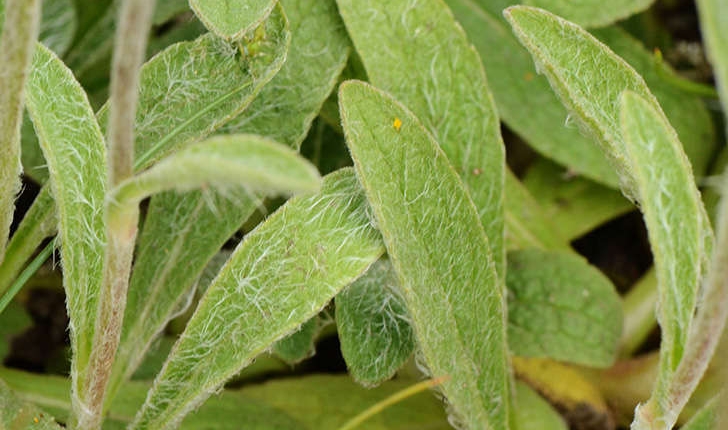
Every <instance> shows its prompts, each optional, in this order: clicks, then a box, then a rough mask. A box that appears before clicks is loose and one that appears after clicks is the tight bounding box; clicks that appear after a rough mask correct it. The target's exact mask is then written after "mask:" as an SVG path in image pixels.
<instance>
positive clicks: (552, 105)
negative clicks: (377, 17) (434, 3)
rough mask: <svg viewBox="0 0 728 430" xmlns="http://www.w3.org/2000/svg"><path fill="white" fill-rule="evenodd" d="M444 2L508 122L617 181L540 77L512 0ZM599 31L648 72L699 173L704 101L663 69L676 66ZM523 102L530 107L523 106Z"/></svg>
mask: <svg viewBox="0 0 728 430" xmlns="http://www.w3.org/2000/svg"><path fill="white" fill-rule="evenodd" d="M447 2H448V4H449V5H450V7H451V8H452V10H453V13H454V14H455V17H456V18H457V19H458V21H459V22H460V23H461V24H462V25H463V27H464V28H465V30H466V31H467V33H468V36H469V38H470V40H471V41H472V42H473V44H474V45H475V47H476V49H477V50H478V52H479V53H480V56H481V58H483V60H484V61H483V64H484V66H485V69H486V73H487V75H488V80H489V82H490V83H491V88H492V91H493V96H494V98H495V100H496V104H497V106H498V112H499V113H500V115H501V116H502V118H503V121H504V122H505V123H506V124H507V125H508V126H509V127H510V128H511V129H512V130H514V131H515V132H516V133H517V134H518V135H519V136H521V137H523V138H524V140H526V141H527V142H528V143H529V145H531V146H532V147H533V148H534V149H535V150H537V151H538V152H540V153H541V154H542V155H544V156H545V157H548V158H550V159H552V160H554V161H556V162H558V163H559V164H562V165H564V166H566V167H568V168H569V171H570V172H571V173H575V174H581V175H584V176H586V177H587V178H589V179H592V180H595V181H597V182H599V183H601V184H605V185H607V186H610V187H612V188H616V187H617V185H618V179H617V175H616V174H615V173H614V170H613V169H612V168H611V167H610V165H609V163H608V162H607V161H606V157H605V156H604V155H603V154H602V152H601V151H599V149H598V148H597V147H596V146H595V145H593V143H592V142H591V141H590V140H589V139H588V138H587V137H585V136H584V135H582V134H581V133H580V130H579V128H578V127H576V126H575V124H574V118H573V116H572V115H569V114H567V111H566V110H565V109H564V107H563V106H562V105H561V103H559V101H558V99H557V97H556V96H555V95H554V94H553V91H552V90H551V88H550V87H549V84H548V82H547V80H546V79H544V78H543V77H540V76H536V74H535V73H534V66H533V61H532V60H531V58H530V57H529V54H528V51H526V50H525V49H523V47H521V46H520V45H519V43H518V41H517V40H516V39H515V37H514V36H513V34H512V33H511V32H509V31H508V27H507V26H506V25H505V23H504V22H503V21H502V19H501V12H502V10H503V8H504V7H506V6H509V5H511V4H513V3H514V2H513V1H512V0H501V1H493V0H447ZM597 34H598V36H599V37H604V40H606V41H607V43H608V44H609V45H610V46H612V47H613V49H614V50H615V51H616V52H617V54H619V55H620V56H622V57H624V58H625V59H626V60H627V61H629V62H630V63H631V64H632V66H633V67H635V68H636V69H637V70H639V72H640V73H641V74H642V75H643V76H644V77H645V79H646V80H647V81H648V83H649V85H650V87H651V88H652V89H653V90H654V92H655V95H656V96H657V98H658V100H659V101H660V103H662V104H663V107H664V109H665V112H666V114H667V116H668V118H670V120H671V121H673V123H674V124H675V126H676V129H677V131H678V134H679V135H680V138H681V140H682V142H683V143H684V144H685V148H686V152H687V153H688V156H689V157H690V159H691V162H692V164H693V168H694V169H695V172H696V174H702V172H704V170H705V168H706V167H707V163H708V162H709V161H710V152H711V150H712V147H713V145H714V131H713V129H712V122H711V120H710V115H709V113H708V112H707V110H706V109H705V106H704V104H703V103H702V100H700V99H699V98H698V97H697V96H690V95H688V94H686V93H685V92H684V91H681V90H680V89H677V88H674V87H673V86H672V85H671V84H670V83H669V82H668V81H667V80H665V79H664V78H663V76H662V75H663V74H667V75H674V72H673V71H672V70H669V69H668V68H666V67H663V70H661V71H660V73H658V72H657V70H656V68H655V65H654V61H653V57H652V54H651V53H650V52H648V51H647V50H645V49H644V48H643V47H642V46H641V45H640V44H639V43H638V42H636V41H634V40H633V39H632V38H631V37H629V36H628V35H627V33H626V32H624V31H622V30H619V29H616V28H608V29H604V30H599V31H598V32H597ZM572 52H573V51H572ZM536 70H537V71H538V70H539V69H538V68H537V69H536ZM604 82H606V80H604ZM524 106H528V107H529V108H528V109H524ZM562 124H563V126H561V125H562Z"/></svg>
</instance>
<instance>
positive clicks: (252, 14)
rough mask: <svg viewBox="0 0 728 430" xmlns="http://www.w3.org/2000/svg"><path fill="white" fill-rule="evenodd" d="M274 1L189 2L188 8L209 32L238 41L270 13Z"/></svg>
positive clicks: (225, 0) (192, 0)
mask: <svg viewBox="0 0 728 430" xmlns="http://www.w3.org/2000/svg"><path fill="white" fill-rule="evenodd" d="M277 3H278V2H277V1H275V0H190V7H191V8H192V10H193V11H195V14H196V15H197V17H198V18H200V21H202V23H203V24H205V27H207V28H208V29H209V30H210V31H211V32H213V33H215V34H216V35H217V36H218V37H222V38H223V39H227V40H231V41H236V40H240V39H241V38H242V37H243V36H244V35H245V34H246V33H249V32H250V31H251V30H253V29H254V28H255V27H257V26H258V24H260V23H261V22H263V20H264V19H266V17H267V16H268V14H270V13H271V11H272V10H273V7H274V6H275V5H276V4H277Z"/></svg>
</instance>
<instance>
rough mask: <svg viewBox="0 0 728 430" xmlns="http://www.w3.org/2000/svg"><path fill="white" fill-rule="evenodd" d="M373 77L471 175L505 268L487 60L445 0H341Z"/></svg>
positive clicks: (500, 174)
mask: <svg viewBox="0 0 728 430" xmlns="http://www.w3.org/2000/svg"><path fill="white" fill-rule="evenodd" d="M338 4H339V10H340V11H341V15H342V17H343V18H344V23H345V24H346V27H347V29H348V30H349V34H350V35H351V38H352V40H353V42H354V46H355V47H356V51H357V53H358V54H359V55H360V56H361V59H362V61H363V63H364V66H365V68H366V72H367V75H368V76H369V81H370V82H371V83H372V84H374V85H376V86H377V87H379V88H381V89H383V90H384V91H387V92H389V93H390V94H392V95H393V96H394V97H396V98H397V100H399V101H401V102H402V103H403V104H404V105H405V106H407V107H408V108H409V109H410V110H412V112H414V114H415V115H416V116H417V117H418V118H419V119H420V121H422V123H423V124H424V125H425V127H426V128H427V130H428V131H429V132H431V133H432V135H433V136H434V137H435V140H436V141H437V142H438V143H439V144H440V146H441V148H442V150H443V151H444V152H445V154H446V155H447V157H448V159H449V160H450V163H451V164H452V165H453V167H454V168H455V170H456V171H457V173H458V174H459V175H460V177H461V178H462V181H463V182H464V183H465V186H466V187H467V190H468V191H469V193H470V195H471V196H472V199H473V202H474V203H475V206H476V208H477V210H478V216H479V218H480V221H481V223H482V224H483V227H484V229H485V233H486V235H487V237H488V241H489V242H488V243H489V245H488V246H489V247H490V248H489V249H490V252H491V254H492V255H493V259H494V261H495V263H496V271H497V272H498V275H499V277H500V278H501V279H503V276H504V273H505V248H504V233H503V230H504V229H503V223H504V221H503V183H504V180H505V179H504V170H505V158H504V157H505V155H504V148H503V142H502V140H501V136H500V124H499V119H498V115H497V113H496V110H495V104H494V102H493V98H492V96H491V94H490V91H489V89H488V83H487V81H486V78H485V72H484V70H483V65H482V62H481V61H480V57H479V56H478V54H477V52H476V51H475V50H474V49H473V47H472V46H471V45H470V43H469V42H468V40H467V38H466V35H465V32H464V31H463V30H462V28H461V27H460V26H459V25H458V24H457V22H456V21H455V19H454V17H453V15H452V13H451V12H450V11H449V9H448V7H447V5H446V4H445V3H444V2H443V1H442V0H416V1H411V0H376V1H369V2H367V6H366V7H362V6H361V3H360V2H359V1H357V0H338Z"/></svg>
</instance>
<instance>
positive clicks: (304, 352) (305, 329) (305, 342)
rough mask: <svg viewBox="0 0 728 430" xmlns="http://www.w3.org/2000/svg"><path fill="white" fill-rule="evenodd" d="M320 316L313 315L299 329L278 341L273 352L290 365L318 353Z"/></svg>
mask: <svg viewBox="0 0 728 430" xmlns="http://www.w3.org/2000/svg"><path fill="white" fill-rule="evenodd" d="M319 327H320V326H319V317H318V316H316V317H313V318H311V319H310V320H308V321H306V322H305V323H303V324H302V325H301V327H300V328H299V329H298V331H296V332H293V333H291V334H289V335H288V336H286V337H284V338H283V339H281V340H279V341H278V342H276V344H275V345H274V346H273V353H274V354H275V355H276V357H278V358H280V359H281V360H283V361H285V362H286V363H287V364H289V365H293V364H297V363H300V362H301V361H303V360H305V359H307V358H309V357H312V356H313V355H314V354H315V353H316V344H315V342H316V336H317V335H318V332H319Z"/></svg>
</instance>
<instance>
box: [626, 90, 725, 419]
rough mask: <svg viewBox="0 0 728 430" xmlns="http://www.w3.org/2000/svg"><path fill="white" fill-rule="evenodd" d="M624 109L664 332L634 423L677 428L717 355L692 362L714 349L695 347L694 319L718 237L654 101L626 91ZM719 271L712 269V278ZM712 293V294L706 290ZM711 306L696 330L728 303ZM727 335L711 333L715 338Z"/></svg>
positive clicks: (714, 300)
mask: <svg viewBox="0 0 728 430" xmlns="http://www.w3.org/2000/svg"><path fill="white" fill-rule="evenodd" d="M620 105H621V118H620V120H621V126H622V132H623V134H624V139H625V140H624V146H625V154H626V156H627V157H628V159H629V160H630V161H631V168H632V170H631V172H632V174H633V175H634V177H635V183H636V184H637V186H638V187H639V188H638V194H639V195H640V196H641V210H642V213H643V214H644V218H645V224H647V231H648V233H649V237H650V244H651V248H652V254H653V255H654V258H655V268H656V272H657V281H658V292H659V300H660V301H659V303H660V306H659V308H658V314H657V315H658V317H657V318H658V321H659V323H660V328H661V333H662V341H661V342H662V345H661V348H660V363H659V367H660V369H659V373H658V376H657V382H656V383H655V387H654V389H653V393H652V397H651V399H650V401H649V402H648V403H647V405H646V406H645V407H644V408H643V409H640V410H638V412H636V414H635V417H636V420H635V424H638V423H641V424H644V423H645V422H648V421H640V420H641V419H646V420H649V419H650V418H654V419H655V422H659V423H664V426H665V427H671V426H672V425H673V424H674V423H675V421H676V420H677V416H678V414H679V412H680V410H681V409H682V407H683V406H684V405H685V403H686V402H687V400H688V399H689V397H690V393H691V392H692V391H693V390H694V389H695V387H696V386H697V384H698V382H699V381H700V378H701V376H702V372H703V371H704V370H705V368H706V367H707V365H708V361H709V360H710V355H712V350H711V351H710V353H709V355H708V356H707V358H706V357H703V359H702V361H695V362H694V361H692V360H694V359H695V358H696V357H701V355H699V354H700V353H701V352H703V351H707V350H710V348H709V347H708V345H709V342H708V343H704V342H700V343H699V344H698V345H695V344H691V342H693V341H692V340H691V339H693V338H694V337H695V333H694V332H695V329H696V327H693V320H694V318H693V314H694V313H695V305H696V295H697V288H698V286H699V283H700V281H701V275H702V273H701V269H703V268H704V267H705V266H706V262H705V261H704V260H705V259H706V258H707V255H710V252H711V248H712V242H713V240H712V232H711V229H710V222H709V221H708V217H707V214H706V213H705V208H704V207H703V204H702V201H701V200H700V194H699V192H698V190H697V188H696V187H695V185H694V183H695V182H694V179H693V177H692V174H691V171H690V164H689V163H688V161H687V158H686V157H685V154H684V153H683V152H682V149H681V145H680V141H679V140H678V139H677V136H676V134H675V131H674V130H673V129H672V127H671V126H670V124H669V123H668V122H667V121H666V120H665V118H664V117H663V116H662V115H661V112H660V111H659V110H658V109H656V108H655V107H654V106H653V105H652V104H651V103H650V102H649V101H647V100H645V99H644V98H643V97H641V96H639V95H637V94H635V93H632V92H629V91H626V92H625V93H624V94H623V95H622V97H621V99H620ZM723 245H724V246H728V244H723ZM716 249H717V250H718V249H719V248H716ZM724 258H725V255H723V256H719V257H718V258H717V259H715V260H714V263H713V266H715V263H719V264H720V265H725V264H726V261H724ZM719 270H721V269H719V268H718V267H713V268H712V269H711V272H713V271H719ZM719 273H721V274H722V276H720V277H718V279H720V281H719V283H720V284H724V283H725V279H724V278H725V270H723V272H719ZM708 291H711V290H710V289H709V288H708V287H706V293H707V292H708ZM722 294H723V295H725V292H723V293H722ZM705 299H708V297H707V296H705ZM710 301H711V302H712V303H709V302H707V301H706V302H704V304H703V305H702V306H701V308H699V311H698V317H697V318H695V322H696V323H698V324H700V323H703V322H704V318H703V314H704V313H705V311H704V309H711V308H712V307H713V306H715V305H716V304H718V303H720V302H721V301H723V302H726V303H727V304H728V297H726V298H722V299H719V298H717V297H711V299H710ZM727 306H728V305H727ZM716 317H717V315H716ZM723 322H724V321H723ZM712 324H715V322H714V323H712ZM721 327H722V325H721ZM707 328H708V327H701V329H707ZM721 331H722V329H719V330H718V331H717V333H713V335H714V337H715V338H716V339H717V338H718V337H719V335H720V333H721ZM703 335H704V334H703ZM715 342H716V343H717V340H716V341H715ZM693 343H694V342H693ZM713 348H715V344H713ZM686 366H688V367H689V368H690V369H691V370H690V371H689V373H690V375H691V377H689V378H684V377H685V376H686V374H685V372H684V370H683V369H685V367H686ZM683 378H684V379H683ZM650 415H652V417H650ZM636 428H640V427H639V426H638V427H636ZM647 428H649V427H647Z"/></svg>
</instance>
